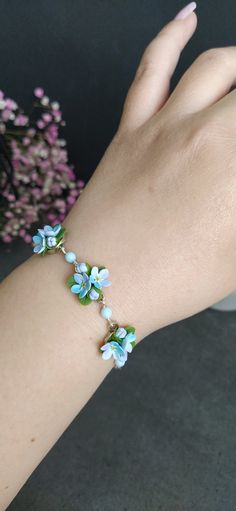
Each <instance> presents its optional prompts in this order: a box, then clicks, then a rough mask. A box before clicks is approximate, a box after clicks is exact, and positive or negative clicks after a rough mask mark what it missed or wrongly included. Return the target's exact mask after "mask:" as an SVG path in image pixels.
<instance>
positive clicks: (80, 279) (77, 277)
mask: <svg viewBox="0 0 236 511" xmlns="http://www.w3.org/2000/svg"><path fill="white" fill-rule="evenodd" d="M73 277H74V280H75V282H76V283H77V284H80V285H81V284H82V282H83V275H81V273H74V275H73Z"/></svg>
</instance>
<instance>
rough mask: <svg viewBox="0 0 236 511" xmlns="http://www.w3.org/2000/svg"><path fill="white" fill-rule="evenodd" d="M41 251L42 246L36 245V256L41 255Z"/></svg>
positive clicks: (34, 250) (34, 249)
mask: <svg viewBox="0 0 236 511" xmlns="http://www.w3.org/2000/svg"><path fill="white" fill-rule="evenodd" d="M41 249H42V247H41V245H36V246H35V247H34V248H33V252H34V253H35V254H39V253H40V250H41Z"/></svg>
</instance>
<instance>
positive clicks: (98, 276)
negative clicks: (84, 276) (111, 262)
mask: <svg viewBox="0 0 236 511" xmlns="http://www.w3.org/2000/svg"><path fill="white" fill-rule="evenodd" d="M108 277H109V271H108V270H107V269H106V268H104V269H102V270H99V269H98V267H97V266H93V268H92V270H91V274H90V281H91V283H92V284H93V285H94V286H95V287H96V288H97V289H101V288H102V287H107V286H110V285H111V282H110V280H108Z"/></svg>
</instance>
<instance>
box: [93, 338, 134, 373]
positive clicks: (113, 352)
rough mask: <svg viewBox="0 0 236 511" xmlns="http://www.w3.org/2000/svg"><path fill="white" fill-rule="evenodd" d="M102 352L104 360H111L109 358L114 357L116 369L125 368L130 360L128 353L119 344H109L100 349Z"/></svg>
mask: <svg viewBox="0 0 236 511" xmlns="http://www.w3.org/2000/svg"><path fill="white" fill-rule="evenodd" d="M100 350H101V351H103V354H102V358H103V360H109V358H111V357H113V358H114V361H115V365H116V367H123V365H125V362H126V360H127V358H128V356H127V352H126V351H125V350H123V348H122V347H121V346H120V344H119V343H118V342H116V341H111V342H107V343H106V344H104V345H103V346H102V347H101V348H100Z"/></svg>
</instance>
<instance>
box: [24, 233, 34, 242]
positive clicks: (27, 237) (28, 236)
mask: <svg viewBox="0 0 236 511" xmlns="http://www.w3.org/2000/svg"><path fill="white" fill-rule="evenodd" d="M24 240H25V242H26V243H31V241H32V236H30V235H29V234H25V236H24Z"/></svg>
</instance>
